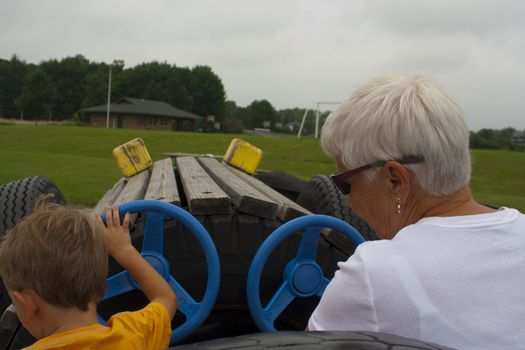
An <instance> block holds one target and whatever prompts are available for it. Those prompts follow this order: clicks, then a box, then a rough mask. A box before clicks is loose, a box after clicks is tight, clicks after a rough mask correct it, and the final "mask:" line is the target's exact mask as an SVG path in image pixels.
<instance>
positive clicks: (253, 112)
mask: <svg viewBox="0 0 525 350" xmlns="http://www.w3.org/2000/svg"><path fill="white" fill-rule="evenodd" d="M246 109H247V117H248V118H247V119H248V120H246V121H245V123H246V125H247V126H248V127H250V128H262V127H264V122H270V128H274V127H275V121H276V120H277V111H276V110H275V108H274V107H273V106H272V104H271V103H270V102H268V100H255V101H253V102H252V103H250V105H249V106H248V107H246Z"/></svg>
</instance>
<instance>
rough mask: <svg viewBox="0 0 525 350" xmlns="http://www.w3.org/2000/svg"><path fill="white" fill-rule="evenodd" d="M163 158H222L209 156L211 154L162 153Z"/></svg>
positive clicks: (215, 155)
mask: <svg viewBox="0 0 525 350" xmlns="http://www.w3.org/2000/svg"><path fill="white" fill-rule="evenodd" d="M162 155H164V156H168V157H171V158H177V157H211V158H215V159H222V158H223V157H224V156H221V155H220V154H211V153H184V152H166V153H162Z"/></svg>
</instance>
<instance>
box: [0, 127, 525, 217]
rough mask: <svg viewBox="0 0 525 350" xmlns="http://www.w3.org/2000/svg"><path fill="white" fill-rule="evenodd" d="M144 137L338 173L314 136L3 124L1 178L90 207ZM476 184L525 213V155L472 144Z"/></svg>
mask: <svg viewBox="0 0 525 350" xmlns="http://www.w3.org/2000/svg"><path fill="white" fill-rule="evenodd" d="M136 137H141V138H142V139H143V140H144V142H145V143H146V146H147V147H148V150H149V152H150V154H151V157H152V158H153V160H158V159H162V158H164V157H165V156H163V155H162V153H164V152H188V153H212V154H224V152H225V151H226V149H227V147H228V145H229V144H230V141H231V139H232V138H234V137H240V138H242V139H243V140H245V141H248V142H250V143H252V144H253V145H255V146H257V147H259V148H261V149H262V150H263V152H264V154H263V158H262V162H261V164H260V166H259V168H261V169H268V170H282V171H285V172H288V173H290V174H292V175H295V176H298V177H300V178H303V179H309V178H311V177H312V176H315V175H319V174H329V173H332V172H334V171H335V165H334V164H333V161H332V160H331V159H329V158H328V157H327V156H325V155H324V153H323V152H322V150H321V148H320V146H319V142H318V140H316V139H313V138H308V137H306V138H301V139H297V138H295V137H263V136H254V135H231V134H228V135H226V134H203V133H190V132H162V131H148V130H124V129H97V128H91V127H77V126H57V125H55V126H46V125H36V126H35V125H11V124H0V164H2V166H1V170H0V184H2V183H6V182H9V181H12V180H15V179H18V178H23V177H27V176H33V175H45V176H47V177H49V178H50V179H51V180H52V181H53V182H54V183H55V184H56V185H57V186H58V187H59V188H60V189H61V190H62V192H63V193H64V195H65V197H66V199H67V200H68V201H69V202H71V203H75V204H80V205H85V206H93V205H94V204H95V203H96V202H97V201H98V200H99V199H100V198H101V197H102V196H103V195H104V193H105V192H106V191H107V190H108V189H109V188H111V186H112V185H113V184H114V183H115V182H116V181H117V180H118V179H119V178H120V177H121V175H120V172H119V170H118V168H117V166H116V163H115V161H114V160H113V157H112V155H111V151H112V149H113V148H114V147H116V146H118V145H121V144H123V143H125V142H127V141H130V140H131V139H133V138H136ZM472 155H473V159H474V162H473V175H472V189H473V192H474V195H475V197H476V198H477V199H478V200H479V201H481V202H484V203H490V204H494V205H504V206H509V207H515V208H518V209H520V210H521V211H522V212H525V181H524V180H523V177H524V174H525V153H522V152H510V151H486V150H474V151H473V152H472Z"/></svg>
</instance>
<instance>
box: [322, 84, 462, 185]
mask: <svg viewBox="0 0 525 350" xmlns="http://www.w3.org/2000/svg"><path fill="white" fill-rule="evenodd" d="M321 145H322V147H323V150H324V151H325V153H326V154H328V155H329V156H331V157H333V158H335V157H340V159H341V161H342V162H343V164H344V165H345V166H346V167H348V168H354V167H357V166H361V165H365V164H368V163H371V162H374V161H377V160H394V159H401V158H403V157H406V156H415V155H422V156H423V157H424V159H425V160H424V161H423V162H422V163H419V164H412V165H406V166H407V167H408V168H409V169H411V170H412V171H413V173H414V174H415V177H416V179H417V181H418V183H419V184H420V186H421V188H422V189H423V190H424V191H426V192H427V193H429V194H433V195H446V194H449V193H452V192H454V191H456V190H458V189H459V188H461V187H463V186H465V185H467V184H468V182H469V180H470V172H471V163H470V162H471V161H470V151H469V132H468V129H467V126H466V124H465V120H464V118H463V112H462V111H461V109H460V108H459V106H458V105H457V104H456V103H455V102H454V101H453V100H452V99H451V98H450V97H449V96H448V93H447V91H446V89H445V88H444V87H443V86H442V85H441V84H440V83H439V82H437V81H436V80H434V79H431V78H428V77H423V76H397V75H388V76H380V77H377V78H374V79H372V80H370V81H369V82H367V83H366V84H365V85H363V86H361V87H359V88H358V89H357V90H356V91H354V92H353V93H352V95H351V96H350V97H349V98H348V100H346V101H345V102H344V103H342V104H341V105H340V106H339V107H338V108H337V110H335V111H334V112H332V113H331V114H330V115H329V116H328V118H327V120H326V122H325V124H324V126H323V129H322V132H321ZM377 172H378V170H377V169H376V170H375V171H374V170H369V171H367V172H366V175H367V178H368V180H369V181H372V180H373V179H374V178H375V176H376V175H377Z"/></svg>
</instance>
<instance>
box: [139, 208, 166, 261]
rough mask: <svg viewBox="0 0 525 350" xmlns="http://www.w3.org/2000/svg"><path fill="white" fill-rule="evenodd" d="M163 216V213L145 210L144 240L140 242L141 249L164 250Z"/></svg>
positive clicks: (161, 251)
mask: <svg viewBox="0 0 525 350" xmlns="http://www.w3.org/2000/svg"><path fill="white" fill-rule="evenodd" d="M164 217H165V215H164V214H162V213H158V212H153V211H148V212H146V225H145V226H144V240H143V242H142V251H143V252H145V251H149V252H156V253H159V254H162V253H163V252H164Z"/></svg>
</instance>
